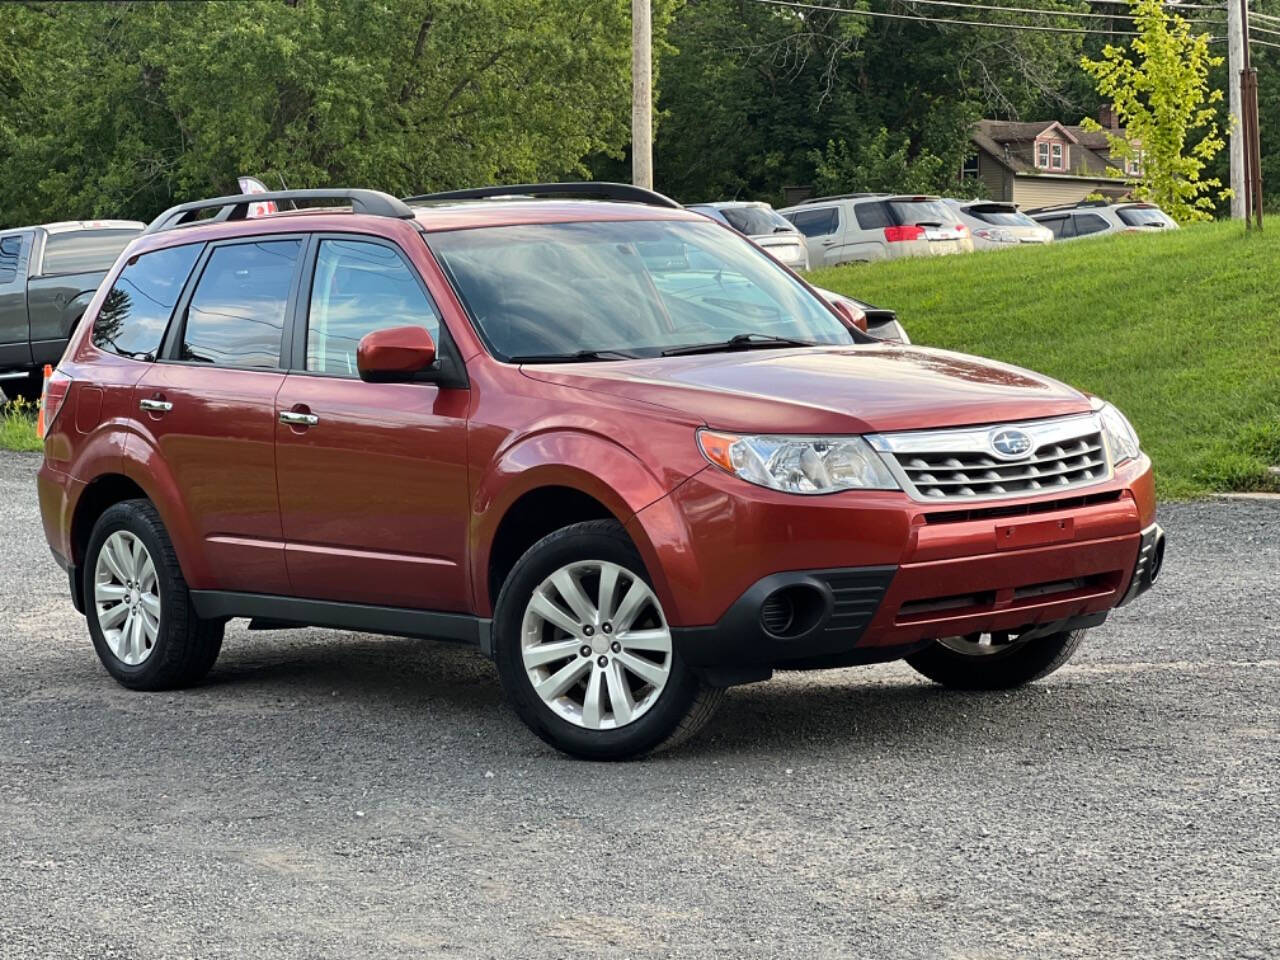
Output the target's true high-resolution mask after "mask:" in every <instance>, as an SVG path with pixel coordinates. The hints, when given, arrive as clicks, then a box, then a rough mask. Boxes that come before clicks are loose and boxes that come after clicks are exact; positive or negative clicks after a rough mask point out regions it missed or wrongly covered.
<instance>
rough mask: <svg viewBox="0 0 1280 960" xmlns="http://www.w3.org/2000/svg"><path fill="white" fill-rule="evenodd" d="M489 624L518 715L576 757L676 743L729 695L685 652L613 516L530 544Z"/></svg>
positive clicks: (615, 755) (636, 752)
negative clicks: (691, 664)
mask: <svg viewBox="0 0 1280 960" xmlns="http://www.w3.org/2000/svg"><path fill="white" fill-rule="evenodd" d="M493 628H494V655H495V658H496V660H497V665H498V674H499V676H500V677H501V679H502V686H503V689H504V690H505V691H506V693H507V696H508V698H509V699H510V701H511V704H512V706H513V707H514V708H515V711H516V713H517V714H519V716H520V719H522V720H523V721H524V722H525V723H526V724H527V725H528V726H529V728H530V729H531V730H533V732H534V733H536V734H537V735H538V736H539V737H541V738H542V739H543V740H545V741H546V742H547V743H549V744H551V745H552V746H553V747H556V748H557V749H559V750H563V751H564V752H565V753H568V754H572V755H573V756H576V757H582V758H585V759H592V760H625V759H629V758H632V757H637V756H641V755H643V754H646V753H650V752H652V751H654V750H657V749H660V748H664V747H670V746H674V745H675V744H677V743H679V742H680V741H682V740H684V739H686V738H688V737H690V736H692V735H693V734H694V733H696V732H697V730H698V729H699V728H700V727H701V726H702V725H703V724H704V723H705V722H706V721H707V720H708V719H709V718H710V716H711V714H712V712H713V710H714V709H715V707H716V706H717V705H718V704H719V702H720V699H721V698H722V696H723V694H724V691H723V690H721V689H718V688H713V687H708V686H706V685H704V684H703V683H702V682H701V681H700V680H699V679H698V678H697V676H696V675H695V674H694V673H693V672H692V671H691V670H690V669H689V668H688V667H687V666H686V665H685V663H684V661H683V660H681V659H680V655H679V653H678V652H677V651H676V650H675V649H674V646H673V643H672V638H671V629H670V627H669V626H668V625H667V620H666V616H665V614H664V613H663V611H662V604H661V603H660V602H659V600H658V597H657V594H656V593H654V590H653V586H652V585H651V584H650V582H649V579H648V576H647V574H646V573H645V569H644V564H643V562H642V561H641V559H640V555H639V553H637V551H636V548H635V546H634V545H633V544H632V543H631V540H630V538H628V537H627V535H626V533H625V532H624V531H623V529H622V527H621V525H619V524H618V523H616V522H613V521H606V520H593V521H590V522H587V523H578V524H574V525H573V526H569V527H565V528H564V529H562V530H558V531H556V532H555V533H552V534H550V535H549V536H546V537H544V538H543V539H541V540H539V541H538V542H537V543H536V544H534V545H533V546H532V547H531V548H530V549H529V551H528V552H527V553H526V554H525V555H524V556H523V557H521V558H520V561H519V562H518V563H517V564H516V566H515V568H514V569H513V570H512V571H511V575H510V576H509V577H508V578H507V582H506V583H505V584H504V585H503V587H502V591H501V593H500V594H499V595H498V602H497V604H496V607H495V610H494V622H493Z"/></svg>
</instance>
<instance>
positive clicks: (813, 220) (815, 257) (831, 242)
mask: <svg viewBox="0 0 1280 960" xmlns="http://www.w3.org/2000/svg"><path fill="white" fill-rule="evenodd" d="M787 219H788V220H790V221H791V222H792V223H793V224H795V228H796V229H797V230H799V231H800V232H801V233H803V234H804V238H805V246H807V247H808V248H809V266H811V267H814V268H817V267H829V266H832V265H833V264H836V263H839V262H840V261H839V259H838V257H839V253H840V251H839V249H838V248H839V245H840V233H841V225H840V208H839V207H837V206H834V205H832V206H827V207H818V206H815V207H814V208H813V209H809V208H808V207H804V208H802V209H799V210H794V211H792V212H791V213H789V214H787Z"/></svg>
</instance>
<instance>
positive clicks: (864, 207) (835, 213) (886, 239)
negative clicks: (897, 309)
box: [778, 193, 973, 268]
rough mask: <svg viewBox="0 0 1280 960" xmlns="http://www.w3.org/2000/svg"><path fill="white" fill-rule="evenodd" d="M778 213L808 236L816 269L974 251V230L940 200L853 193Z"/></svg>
mask: <svg viewBox="0 0 1280 960" xmlns="http://www.w3.org/2000/svg"><path fill="white" fill-rule="evenodd" d="M778 212H779V213H781V214H782V215H783V216H784V217H786V218H787V219H788V220H790V221H791V222H792V223H794V224H795V225H796V227H797V228H798V229H799V230H800V232H801V233H803V234H804V235H805V238H806V240H807V241H808V245H809V263H810V264H811V265H812V266H813V267H814V268H817V267H831V266H834V265H836V264H837V263H855V262H858V263H866V262H870V261H872V260H895V259H897V258H899V257H927V256H933V255H936V254H940V253H968V252H970V251H971V250H973V240H972V239H971V238H970V237H969V228H968V227H966V226H965V225H964V224H963V223H961V222H960V220H959V218H958V217H957V216H956V214H955V211H954V210H952V209H951V208H950V207H948V206H947V205H946V204H945V203H943V202H942V199H941V198H940V197H918V196H915V197H908V196H897V195H894V194H889V193H851V194H846V195H843V196H838V197H818V198H817V199H814V200H806V201H804V203H801V204H798V205H797V206H794V207H786V208H784V209H782V210H779V211H778Z"/></svg>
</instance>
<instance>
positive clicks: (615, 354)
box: [511, 350, 637, 363]
mask: <svg viewBox="0 0 1280 960" xmlns="http://www.w3.org/2000/svg"><path fill="white" fill-rule="evenodd" d="M635 359H637V357H636V355H635V354H634V353H624V352H623V351H621V350H578V351H575V352H574V353H526V354H521V355H520V356H515V357H512V358H511V362H512V363H584V362H587V361H591V360H635Z"/></svg>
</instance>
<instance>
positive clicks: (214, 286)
mask: <svg viewBox="0 0 1280 960" xmlns="http://www.w3.org/2000/svg"><path fill="white" fill-rule="evenodd" d="M302 248H303V241H302V240H300V239H298V238H296V237H289V238H274V239H264V240H256V241H248V242H246V241H235V242H231V243H225V244H215V245H212V246H211V248H210V249H209V250H208V251H207V254H206V256H205V257H204V258H203V260H202V262H201V263H200V264H198V265H197V267H196V271H197V280H196V282H195V285H194V288H193V290H192V292H191V294H190V295H189V297H188V298H187V300H186V303H185V304H180V305H179V308H178V314H177V317H176V318H175V323H174V325H173V326H174V329H173V330H172V331H171V333H170V337H169V339H168V341H167V343H166V347H165V349H164V351H163V354H164V355H163V356H162V357H161V359H160V360H159V361H158V362H156V363H154V364H151V365H150V369H149V370H148V371H147V373H146V374H145V375H144V376H143V377H142V379H141V380H140V381H139V382H138V384H137V386H136V387H135V388H134V406H135V413H134V416H135V418H136V420H137V422H138V423H139V426H140V428H141V429H142V431H143V432H144V433H146V434H149V435H150V440H151V446H152V447H153V448H154V449H155V450H157V451H158V452H159V456H160V459H161V461H162V465H163V467H165V468H167V470H168V472H169V474H170V476H171V478H172V481H171V482H172V483H173V485H174V486H175V487H176V488H177V495H178V496H179V497H180V498H181V500H182V501H183V504H184V507H185V511H184V513H185V516H186V517H188V518H189V519H190V522H191V523H192V525H193V527H194V529H193V530H192V534H193V535H195V536H197V537H198V538H199V539H200V541H201V543H202V544H203V551H204V555H205V558H206V560H207V562H208V565H209V570H210V574H211V577H212V580H213V582H211V583H207V584H200V586H202V587H205V588H208V589H221V590H238V591H246V592H250V593H271V594H281V593H288V591H289V582H288V575H287V573H286V570H285V563H284V543H283V537H282V535H281V530H280V506H279V497H278V493H277V490H276V454H275V400H276V394H277V393H278V392H279V390H280V388H281V386H282V385H283V383H284V380H285V375H284V370H283V369H282V366H281V360H282V354H283V350H284V345H283V343H282V339H283V336H282V335H283V331H284V329H285V322H284V321H285V317H286V316H288V311H289V305H290V303H291V291H293V289H294V287H295V285H296V284H295V281H296V278H297V273H298V271H299V270H300V268H301V262H302V256H301V254H302Z"/></svg>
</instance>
